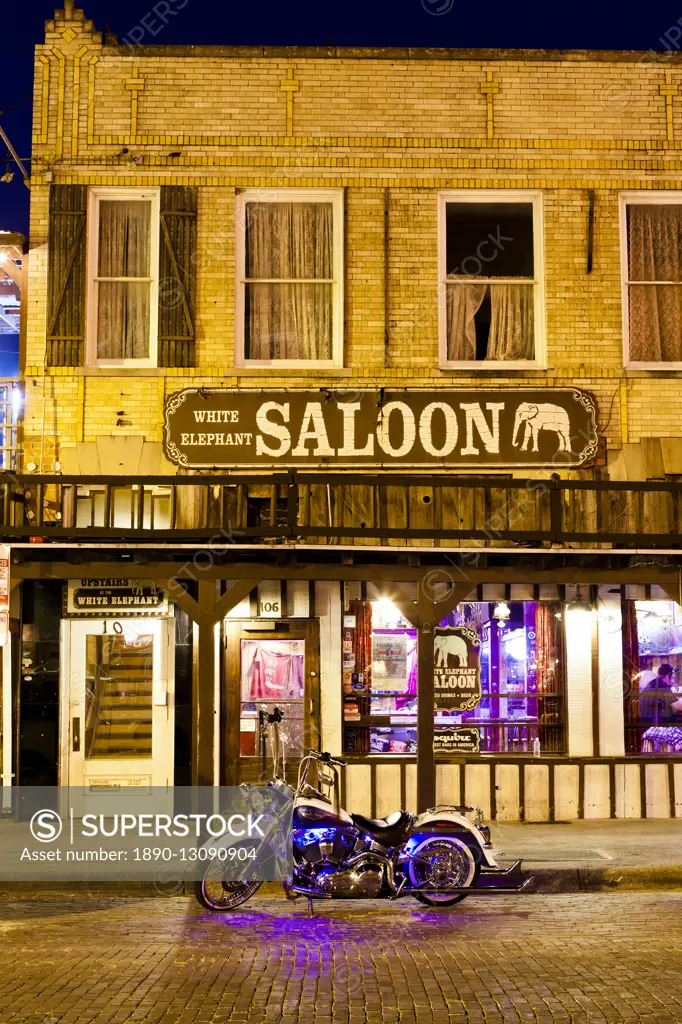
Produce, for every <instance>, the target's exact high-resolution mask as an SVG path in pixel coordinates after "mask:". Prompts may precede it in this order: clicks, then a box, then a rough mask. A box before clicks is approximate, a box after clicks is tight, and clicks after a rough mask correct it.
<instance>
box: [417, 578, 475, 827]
mask: <svg viewBox="0 0 682 1024" xmlns="http://www.w3.org/2000/svg"><path fill="white" fill-rule="evenodd" d="M441 582H442V577H440V578H439V580H438V583H439V584H440V583H441ZM435 583H436V581H435V578H434V576H433V574H431V573H425V575H424V576H423V578H422V579H421V580H420V582H419V585H418V587H417V754H418V756H417V810H418V811H419V813H420V814H421V813H422V811H426V810H428V809H429V807H433V805H434V804H435V802H436V758H435V754H434V750H433V731H434V721H433V720H434V716H435V713H436V709H435V701H434V681H433V657H434V651H433V638H434V630H435V628H436V626H437V625H438V623H439V622H441V621H442V620H443V619H444V618H445V616H446V615H447V614H448V613H449V612H451V611H453V610H454V609H455V608H456V607H457V605H458V604H459V603H460V602H461V601H463V600H464V599H465V598H466V597H468V596H469V594H470V593H471V592H472V590H474V589H475V586H476V585H475V583H471V582H470V581H466V582H464V583H453V584H452V585H451V586H450V588H449V589H448V590H447V591H445V592H444V593H441V591H440V588H439V586H436V585H435Z"/></svg>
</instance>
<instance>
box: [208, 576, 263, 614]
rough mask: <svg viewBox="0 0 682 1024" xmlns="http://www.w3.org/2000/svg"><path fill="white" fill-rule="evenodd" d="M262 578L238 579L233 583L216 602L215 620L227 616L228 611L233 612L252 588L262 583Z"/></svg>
mask: <svg viewBox="0 0 682 1024" xmlns="http://www.w3.org/2000/svg"><path fill="white" fill-rule="evenodd" d="M261 582H262V580H259V579H256V580H238V581H237V582H236V583H233V584H232V586H231V587H230V589H229V590H228V591H227V592H226V593H224V594H223V595H222V597H219V598H218V600H217V601H216V604H215V616H216V618H215V621H216V622H220V621H221V620H222V619H224V618H225V616H226V615H227V613H228V612H231V611H232V609H233V608H236V607H237V605H238V604H241V602H242V601H243V600H244V598H245V597H248V596H249V594H250V593H251V591H252V590H255V588H256V587H257V586H258V584H259V583H261Z"/></svg>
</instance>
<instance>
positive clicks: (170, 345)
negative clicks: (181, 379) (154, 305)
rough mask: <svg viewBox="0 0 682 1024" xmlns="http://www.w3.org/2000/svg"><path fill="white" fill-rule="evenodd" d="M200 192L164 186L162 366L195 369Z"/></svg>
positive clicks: (161, 289) (162, 205) (160, 361)
mask: <svg viewBox="0 0 682 1024" xmlns="http://www.w3.org/2000/svg"><path fill="white" fill-rule="evenodd" d="M196 257H197V189H196V188H186V187H185V186H183V185H163V186H162V187H161V225H160V239H159V366H194V358H195V354H194V353H195V334H196V331H195V296H196V274H197V264H196Z"/></svg>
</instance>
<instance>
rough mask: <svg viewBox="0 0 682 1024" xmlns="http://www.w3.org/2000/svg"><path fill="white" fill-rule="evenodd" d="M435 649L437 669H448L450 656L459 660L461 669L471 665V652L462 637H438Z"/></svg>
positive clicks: (434, 642)
mask: <svg viewBox="0 0 682 1024" xmlns="http://www.w3.org/2000/svg"><path fill="white" fill-rule="evenodd" d="M433 648H434V653H435V656H436V663H435V667H436V668H447V667H448V662H449V658H450V656H452V657H453V658H457V663H458V667H459V668H463V667H465V666H466V665H468V664H469V651H468V649H467V645H466V642H465V641H464V640H463V639H462V637H461V636H437V637H436V638H435V640H434V641H433Z"/></svg>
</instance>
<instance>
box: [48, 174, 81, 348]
mask: <svg viewBox="0 0 682 1024" xmlns="http://www.w3.org/2000/svg"><path fill="white" fill-rule="evenodd" d="M87 200H88V189H87V186H86V185H52V186H51V187H50V225H49V236H48V239H49V240H48V270H47V274H48V287H47V365H48V366H82V365H83V363H84V348H85V255H86V248H87Z"/></svg>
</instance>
